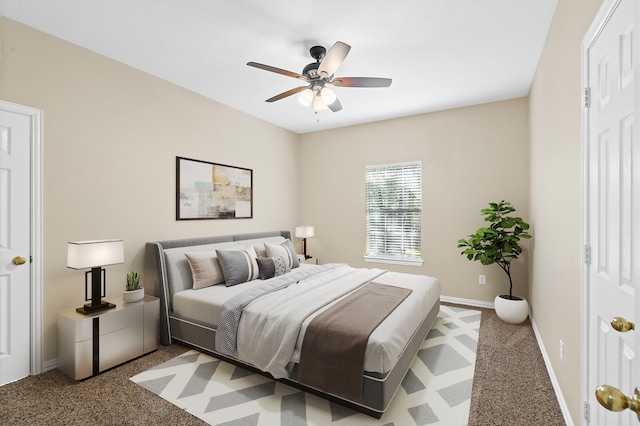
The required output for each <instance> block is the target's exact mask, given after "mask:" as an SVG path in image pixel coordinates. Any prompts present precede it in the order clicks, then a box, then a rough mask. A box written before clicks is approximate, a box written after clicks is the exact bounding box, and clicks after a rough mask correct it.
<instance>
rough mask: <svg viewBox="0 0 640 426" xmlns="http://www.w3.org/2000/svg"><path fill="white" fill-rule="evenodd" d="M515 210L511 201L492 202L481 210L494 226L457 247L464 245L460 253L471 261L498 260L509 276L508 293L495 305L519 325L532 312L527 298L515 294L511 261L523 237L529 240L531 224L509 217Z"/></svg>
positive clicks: (487, 262) (502, 316) (505, 317)
mask: <svg viewBox="0 0 640 426" xmlns="http://www.w3.org/2000/svg"><path fill="white" fill-rule="evenodd" d="M515 211H516V209H515V208H514V207H513V206H512V205H511V203H509V202H508V201H504V200H502V201H500V202H499V203H489V208H486V209H482V210H480V212H481V214H482V215H483V216H485V218H484V220H485V221H487V222H490V223H491V225H489V227H485V228H479V229H478V230H477V231H476V233H475V234H472V235H469V236H468V239H464V238H462V239H460V240H458V248H464V251H462V252H461V253H460V254H462V255H465V256H467V259H469V260H474V261H475V260H477V261H479V262H480V263H482V264H483V265H491V264H493V263H496V264H497V265H498V266H499V267H500V268H501V269H502V270H503V271H504V272H505V274H507V277H508V278H509V294H501V295H498V296H496V298H495V301H494V305H495V310H496V314H497V315H498V317H499V318H500V319H502V320H503V321H505V322H509V323H512V324H519V323H521V322H522V321H524V320H525V319H527V316H528V315H529V305H528V303H527V301H526V299H524V298H522V297H518V296H514V295H513V280H512V279H511V262H512V261H513V260H516V259H517V258H518V257H520V254H522V250H523V248H522V246H521V245H520V240H521V239H529V238H531V235H530V234H529V233H528V232H527V230H528V229H529V224H528V223H526V222H525V221H523V220H522V218H520V217H513V216H510V214H511V213H513V212H515Z"/></svg>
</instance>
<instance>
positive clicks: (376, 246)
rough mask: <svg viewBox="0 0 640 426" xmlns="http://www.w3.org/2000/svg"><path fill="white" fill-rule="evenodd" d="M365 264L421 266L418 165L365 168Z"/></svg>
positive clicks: (420, 204)
mask: <svg viewBox="0 0 640 426" xmlns="http://www.w3.org/2000/svg"><path fill="white" fill-rule="evenodd" d="M366 180H367V182H366V184H367V252H366V255H365V257H364V260H365V261H367V262H380V263H397V264H404V265H416V266H420V265H422V238H421V228H422V163H421V162H419V161H418V162H411V163H401V164H382V165H377V166H367V167H366Z"/></svg>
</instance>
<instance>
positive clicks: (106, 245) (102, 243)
mask: <svg viewBox="0 0 640 426" xmlns="http://www.w3.org/2000/svg"><path fill="white" fill-rule="evenodd" d="M119 263H124V244H123V242H122V240H96V241H69V244H68V245H67V268H71V269H87V268H90V269H91V270H90V271H87V272H85V275H84V299H85V300H86V301H88V300H91V303H85V304H84V306H81V307H79V308H76V311H77V312H79V313H81V314H84V315H88V314H92V313H94V312H99V311H102V310H104V309H111V308H115V307H116V305H114V304H113V303H109V302H105V301H103V300H102V297H103V296H105V295H106V285H107V272H106V270H105V269H103V268H102V267H103V266H108V265H116V264H119ZM89 274H91V298H89V296H88V286H89Z"/></svg>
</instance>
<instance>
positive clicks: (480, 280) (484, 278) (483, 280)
mask: <svg viewBox="0 0 640 426" xmlns="http://www.w3.org/2000/svg"><path fill="white" fill-rule="evenodd" d="M478 284H480V285H485V284H487V276H486V275H478Z"/></svg>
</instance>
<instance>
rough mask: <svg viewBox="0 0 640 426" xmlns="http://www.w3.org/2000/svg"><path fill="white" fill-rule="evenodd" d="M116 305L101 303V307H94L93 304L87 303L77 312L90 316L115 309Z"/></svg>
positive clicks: (77, 309)
mask: <svg viewBox="0 0 640 426" xmlns="http://www.w3.org/2000/svg"><path fill="white" fill-rule="evenodd" d="M115 307H116V305H114V304H113V303H109V302H100V304H99V305H93V304H91V303H85V304H84V306H80V307H79V308H76V312H78V313H80V314H82V315H89V314H93V313H96V312H100V311H104V310H105V309H113V308H115Z"/></svg>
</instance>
